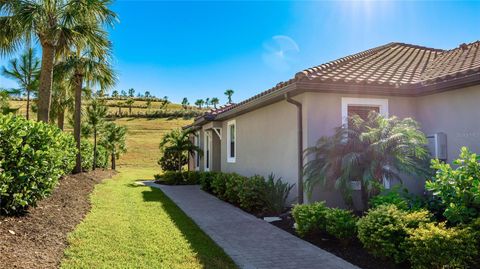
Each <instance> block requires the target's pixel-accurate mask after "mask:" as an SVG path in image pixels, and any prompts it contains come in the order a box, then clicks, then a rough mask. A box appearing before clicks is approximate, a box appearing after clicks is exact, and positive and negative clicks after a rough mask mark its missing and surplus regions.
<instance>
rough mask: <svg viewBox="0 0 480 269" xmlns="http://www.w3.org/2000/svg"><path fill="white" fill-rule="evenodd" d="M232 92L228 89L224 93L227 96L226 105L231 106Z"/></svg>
mask: <svg viewBox="0 0 480 269" xmlns="http://www.w3.org/2000/svg"><path fill="white" fill-rule="evenodd" d="M233 93H234V91H233V90H232V89H228V90H226V91H225V93H224V94H225V95H226V96H227V98H228V103H229V104H231V103H232V95H233Z"/></svg>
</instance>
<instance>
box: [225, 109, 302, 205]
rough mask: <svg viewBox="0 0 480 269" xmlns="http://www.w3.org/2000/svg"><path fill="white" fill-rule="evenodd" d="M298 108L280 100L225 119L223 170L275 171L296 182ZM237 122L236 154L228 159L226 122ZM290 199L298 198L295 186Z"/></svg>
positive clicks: (252, 172)
mask: <svg viewBox="0 0 480 269" xmlns="http://www.w3.org/2000/svg"><path fill="white" fill-rule="evenodd" d="M296 115H297V111H296V107H295V106H294V105H292V104H289V103H287V102H286V101H281V102H278V103H275V104H272V105H269V106H266V107H263V108H260V109H257V110H254V111H252V112H249V113H246V114H243V115H240V116H238V117H235V118H233V119H229V120H227V121H224V122H223V128H222V143H221V145H222V147H221V148H222V149H221V150H222V151H221V155H222V159H221V167H222V171H224V172H236V173H239V174H242V175H245V176H253V175H262V176H268V175H269V174H270V173H274V174H275V175H276V176H278V177H282V179H283V180H285V181H288V182H290V183H292V184H294V183H296V182H297V128H296V126H297V124H296V117H297V116H296ZM230 120H235V121H236V129H237V131H236V133H237V147H236V150H237V154H236V161H235V163H229V162H227V124H228V121H230ZM291 194H292V195H291V196H292V197H291V198H292V199H293V198H295V197H296V189H294V190H292V192H291Z"/></svg>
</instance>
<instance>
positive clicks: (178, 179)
mask: <svg viewBox="0 0 480 269" xmlns="http://www.w3.org/2000/svg"><path fill="white" fill-rule="evenodd" d="M154 177H155V182H156V183H159V184H165V185H196V184H199V182H200V172H195V171H187V172H177V171H167V172H165V173H163V174H161V175H160V174H157V175H154Z"/></svg>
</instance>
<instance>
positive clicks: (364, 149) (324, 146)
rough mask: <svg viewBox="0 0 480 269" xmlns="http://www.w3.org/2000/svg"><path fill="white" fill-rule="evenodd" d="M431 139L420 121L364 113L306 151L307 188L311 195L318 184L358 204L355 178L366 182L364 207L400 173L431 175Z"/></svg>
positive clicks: (362, 186) (363, 190)
mask: <svg viewBox="0 0 480 269" xmlns="http://www.w3.org/2000/svg"><path fill="white" fill-rule="evenodd" d="M426 143H427V139H426V138H425V135H424V134H423V133H422V132H421V131H420V130H419V125H418V123H417V122H415V121H414V120H412V119H410V118H406V119H403V120H400V119H398V118H396V117H391V118H384V117H382V116H381V115H379V114H378V113H376V112H371V113H370V114H369V115H368V117H367V119H365V120H364V119H362V118H361V117H359V116H358V115H354V116H353V117H350V118H349V121H348V124H347V125H344V126H342V127H339V128H337V129H336V130H335V134H334V135H333V136H331V137H322V138H320V139H319V140H318V142H317V144H316V145H315V146H313V147H310V148H308V149H307V150H306V151H305V158H306V159H307V158H310V157H311V161H309V162H308V163H307V164H306V165H305V170H304V174H305V185H306V188H307V190H308V191H309V193H310V194H311V192H312V190H313V188H314V187H315V186H317V185H321V187H332V186H334V187H335V188H337V189H339V190H340V191H341V192H342V194H343V196H344V198H345V200H346V202H347V203H348V204H350V205H352V197H351V180H353V179H354V180H360V184H361V192H362V202H363V205H364V208H366V207H367V203H368V200H369V198H370V197H372V196H373V195H375V194H378V193H379V191H380V190H381V188H382V184H383V183H384V182H385V181H386V180H390V179H397V180H399V181H400V182H401V178H400V175H401V174H407V175H428V173H429V168H428V167H429V163H428V160H429V153H428V150H427V148H426Z"/></svg>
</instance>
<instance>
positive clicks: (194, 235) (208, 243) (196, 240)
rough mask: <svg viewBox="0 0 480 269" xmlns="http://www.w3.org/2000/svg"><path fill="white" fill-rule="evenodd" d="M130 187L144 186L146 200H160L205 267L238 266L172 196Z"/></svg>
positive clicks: (224, 268)
mask: <svg viewBox="0 0 480 269" xmlns="http://www.w3.org/2000/svg"><path fill="white" fill-rule="evenodd" d="M129 186H130V187H134V188H136V187H144V188H146V190H145V191H143V192H142V195H143V200H144V201H145V202H158V203H159V204H160V206H161V207H162V209H163V210H165V212H166V213H167V214H168V215H169V216H170V219H171V220H172V221H173V222H174V224H175V226H176V227H177V228H178V229H179V230H180V231H181V233H182V234H183V236H184V237H185V239H187V241H188V242H189V243H190V246H191V248H192V249H193V251H194V252H195V253H196V256H197V258H198V260H199V261H200V263H201V264H202V267H203V268H215V269H216V268H218V269H227V268H237V266H236V265H235V263H234V262H233V261H232V259H231V258H230V257H229V256H228V255H227V254H225V252H224V251H223V250H222V249H221V248H220V247H219V246H218V245H216V244H215V242H213V240H212V239H211V238H210V237H209V236H208V235H207V234H205V233H204V232H203V231H202V230H201V229H200V227H198V226H197V224H196V223H195V222H194V221H193V220H192V219H190V217H188V216H187V215H186V214H185V213H184V212H183V211H182V210H181V209H180V208H179V207H178V206H177V205H176V204H175V203H174V202H173V201H172V200H170V198H168V197H167V196H166V195H165V194H164V193H163V192H162V191H161V190H159V189H157V188H153V187H149V186H144V185H138V184H135V183H131V184H129Z"/></svg>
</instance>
